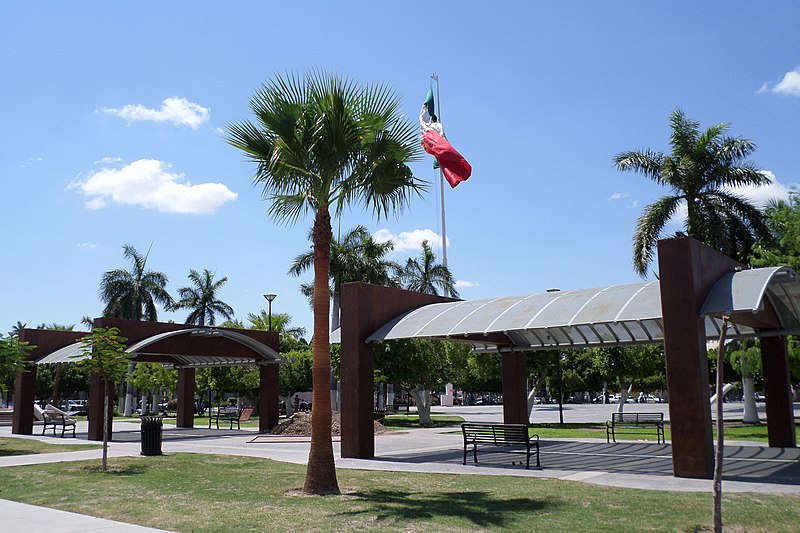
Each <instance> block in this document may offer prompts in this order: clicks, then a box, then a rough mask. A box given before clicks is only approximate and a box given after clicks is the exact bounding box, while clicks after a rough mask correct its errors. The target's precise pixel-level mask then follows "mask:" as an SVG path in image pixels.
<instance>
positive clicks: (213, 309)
mask: <svg viewBox="0 0 800 533" xmlns="http://www.w3.org/2000/svg"><path fill="white" fill-rule="evenodd" d="M189 280H190V281H191V282H192V284H193V285H194V286H193V287H181V288H180V289H178V297H179V298H180V300H178V301H177V302H175V303H174V304H172V309H173V310H176V309H191V310H192V312H191V313H189V316H188V317H186V323H187V324H196V325H198V326H206V325H207V326H213V325H215V324H216V323H217V320H216V315H217V314H220V315H222V316H224V317H225V318H226V319H228V320H231V319H232V318H233V308H232V307H231V306H230V305H228V304H226V303H225V302H223V301H222V300H218V299H217V291H218V290H219V289H220V288H221V287H222V286H223V285H225V284H226V283H227V282H228V278H227V277H224V278H221V279H219V280H217V281H214V274H213V273H212V272H211V271H210V270H208V269H204V270H203V274H199V273H198V272H197V271H196V270H194V269H192V270H189Z"/></svg>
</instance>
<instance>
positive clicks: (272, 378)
mask: <svg viewBox="0 0 800 533" xmlns="http://www.w3.org/2000/svg"><path fill="white" fill-rule="evenodd" d="M258 372H259V388H258V432H259V433H269V432H270V431H271V430H272V428H274V427H275V426H277V425H278V415H279V413H278V403H279V393H280V390H279V389H280V380H279V374H278V372H279V370H278V365H277V364H274V365H261V366H260V367H258Z"/></svg>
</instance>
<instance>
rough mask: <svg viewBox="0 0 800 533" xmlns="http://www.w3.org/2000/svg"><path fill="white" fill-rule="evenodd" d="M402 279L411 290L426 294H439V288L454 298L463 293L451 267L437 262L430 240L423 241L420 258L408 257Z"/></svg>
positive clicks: (405, 286)
mask: <svg viewBox="0 0 800 533" xmlns="http://www.w3.org/2000/svg"><path fill="white" fill-rule="evenodd" d="M400 279H401V280H402V282H403V287H404V288H406V289H408V290H410V291H417V292H424V293H426V294H435V295H438V294H439V290H440V289H441V290H442V292H444V293H446V294H449V295H450V296H452V297H453V298H460V297H461V295H460V294H458V291H457V290H456V288H455V285H456V282H455V279H454V278H453V274H452V273H451V272H450V269H449V268H447V267H446V266H444V265H443V264H441V263H437V262H436V255H435V254H434V253H433V250H431V247H430V245H429V244H428V241H422V252H421V253H420V256H419V259H414V258H412V257H409V258H408V261H406V264H405V266H404V267H403V270H402V272H401V273H400Z"/></svg>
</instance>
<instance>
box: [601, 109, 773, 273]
mask: <svg viewBox="0 0 800 533" xmlns="http://www.w3.org/2000/svg"><path fill="white" fill-rule="evenodd" d="M669 121H670V127H671V128H672V134H671V136H670V146H671V148H672V152H671V153H670V154H669V155H665V154H662V153H660V152H654V151H652V150H642V151H629V152H623V153H621V154H618V155H617V156H615V157H614V164H615V165H616V167H617V169H618V170H622V171H628V170H631V171H634V172H639V173H640V174H644V175H645V176H646V177H648V178H650V179H651V180H653V181H655V182H656V183H658V184H659V185H664V186H666V187H669V188H671V189H672V194H671V195H669V196H664V197H663V198H661V199H659V200H657V201H656V202H654V203H652V204H650V205H648V206H647V207H646V208H645V209H644V212H643V213H642V215H641V216H640V217H639V220H638V222H637V223H636V232H635V233H634V236H633V266H634V269H635V270H636V272H637V273H638V274H639V275H640V276H642V277H645V276H646V274H647V268H648V266H649V264H650V262H651V261H652V259H653V255H654V253H655V249H656V243H657V241H658V239H659V237H660V236H661V234H662V231H663V229H664V227H665V226H666V224H667V222H668V221H669V220H670V218H672V217H673V216H674V215H675V214H676V213H678V211H679V209H680V208H681V206H685V208H686V222H685V227H686V233H688V234H689V235H691V236H692V237H694V238H696V239H698V240H699V241H702V242H704V243H706V244H707V245H709V246H711V247H712V248H715V249H717V250H719V251H720V252H722V253H724V254H726V255H728V256H730V257H732V258H734V259H736V260H739V261H746V259H747V256H748V255H749V253H750V250H751V249H752V247H753V244H754V242H755V241H756V239H762V240H763V241H764V242H772V236H771V234H770V233H769V230H768V228H767V226H766V224H765V218H764V214H763V213H762V212H761V211H760V210H759V209H758V208H757V207H755V206H754V205H753V204H751V203H750V202H749V201H747V200H746V199H745V198H743V197H741V196H739V195H737V194H736V193H735V192H733V191H734V190H735V189H736V188H737V187H745V186H753V185H755V186H761V185H767V184H768V183H769V182H770V180H769V178H768V177H767V176H766V175H765V174H764V173H763V171H761V170H759V169H757V168H756V167H755V166H754V165H753V164H752V163H750V162H748V161H744V159H745V158H746V157H747V156H748V155H750V154H751V153H752V152H753V151H754V150H755V144H753V142H752V141H749V140H747V139H739V138H734V137H727V136H725V132H726V131H727V130H728V127H729V126H730V125H729V124H727V123H725V124H719V125H717V126H711V127H710V128H708V129H707V130H705V131H704V132H702V133H701V132H700V124H699V123H698V122H695V121H693V120H691V119H689V118H687V117H686V115H685V114H684V113H683V111H681V110H680V109H676V110H675V111H673V112H672V114H671V115H670V118H669Z"/></svg>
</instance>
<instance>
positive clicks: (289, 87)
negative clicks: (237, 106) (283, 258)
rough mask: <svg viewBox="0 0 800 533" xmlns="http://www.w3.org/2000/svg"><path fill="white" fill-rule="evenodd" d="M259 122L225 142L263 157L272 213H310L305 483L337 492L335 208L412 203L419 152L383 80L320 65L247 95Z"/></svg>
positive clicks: (383, 210)
mask: <svg viewBox="0 0 800 533" xmlns="http://www.w3.org/2000/svg"><path fill="white" fill-rule="evenodd" d="M251 108H252V111H253V114H254V115H255V117H256V118H257V119H258V123H257V125H255V124H252V123H250V122H242V123H239V124H234V125H232V126H230V127H229V132H230V134H229V137H228V142H229V143H230V144H231V145H232V146H234V147H236V148H238V149H240V150H241V151H242V152H244V153H245V154H246V155H247V156H248V157H249V158H250V159H251V160H252V161H253V162H254V163H256V164H257V170H256V176H255V180H254V181H255V183H256V184H257V185H260V186H262V187H263V195H264V196H265V197H266V198H267V199H269V200H270V201H271V202H272V204H271V206H270V214H271V215H272V216H273V217H275V218H276V219H277V220H279V221H282V222H286V223H296V222H297V221H298V220H300V219H301V218H302V217H303V216H304V215H306V214H308V213H313V215H314V228H313V246H314V335H313V338H314V341H313V342H314V345H313V353H314V361H313V374H314V389H313V394H314V397H313V404H314V409H313V415H312V431H311V449H310V451H309V459H308V468H307V469H306V480H305V483H304V486H303V491H304V492H305V493H307V494H338V493H339V487H338V483H337V481H336V468H335V464H334V458H333V444H332V440H331V417H332V412H331V399H330V394H329V379H330V333H329V332H330V323H329V315H330V287H329V285H328V283H329V280H330V258H331V255H330V254H331V240H332V230H331V213H330V211H331V209H333V210H334V211H335V212H336V213H341V212H342V211H343V210H344V209H345V208H346V207H348V206H351V205H353V204H358V205H362V206H366V207H367V208H370V209H372V210H373V211H374V213H375V215H376V216H377V217H378V218H379V219H380V218H381V217H383V216H386V215H388V213H390V212H392V211H394V210H395V209H400V208H403V207H404V206H406V205H408V203H409V200H410V199H411V197H412V195H413V194H414V193H417V192H419V191H420V190H421V188H422V184H421V183H419V182H418V181H415V180H414V179H413V176H412V174H411V170H410V169H409V167H408V166H407V163H408V162H409V161H411V160H412V159H414V158H415V157H416V156H417V155H418V154H419V151H420V146H419V139H418V133H417V131H416V127H415V126H414V125H412V124H410V123H409V122H408V121H406V120H405V119H404V118H403V115H402V113H401V111H400V104H399V99H398V98H397V97H396V96H395V94H394V93H393V92H392V91H390V90H388V89H387V88H385V87H384V86H380V85H378V86H369V87H361V86H359V85H358V84H356V83H354V82H352V81H349V80H345V79H342V78H340V77H339V76H329V75H326V74H323V73H321V72H314V73H311V74H307V75H305V76H303V77H299V76H295V75H289V76H286V77H282V76H276V77H275V78H274V79H273V80H271V81H270V82H268V83H267V84H265V85H264V86H263V87H262V88H261V89H260V90H258V91H257V92H256V94H255V95H254V96H253V98H252V99H251Z"/></svg>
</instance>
